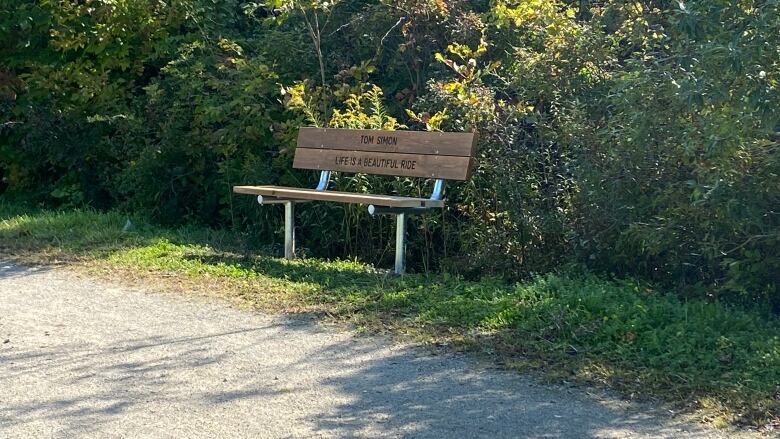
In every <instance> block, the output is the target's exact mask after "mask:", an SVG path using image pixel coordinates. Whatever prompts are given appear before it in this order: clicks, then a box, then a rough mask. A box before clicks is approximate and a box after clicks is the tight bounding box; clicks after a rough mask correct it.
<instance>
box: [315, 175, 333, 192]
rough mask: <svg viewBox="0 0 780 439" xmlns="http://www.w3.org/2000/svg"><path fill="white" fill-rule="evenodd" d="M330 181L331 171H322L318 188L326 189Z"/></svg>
mask: <svg viewBox="0 0 780 439" xmlns="http://www.w3.org/2000/svg"><path fill="white" fill-rule="evenodd" d="M329 183H330V171H320V181H319V183H317V190H318V191H324V190H327V189H328V184H329Z"/></svg>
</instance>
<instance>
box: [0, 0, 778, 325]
mask: <svg viewBox="0 0 780 439" xmlns="http://www.w3.org/2000/svg"><path fill="white" fill-rule="evenodd" d="M0 41H3V44H2V46H0V176H1V177H2V187H1V188H0V190H4V191H5V194H4V197H7V198H24V199H28V200H35V201H37V202H40V203H45V204H47V205H50V206H65V207H69V206H92V207H94V208H98V209H106V208H112V207H118V208H122V209H127V210H133V211H139V212H145V213H146V214H148V215H151V216H153V217H154V218H156V220H157V221H159V222H164V223H183V222H189V223H193V222H197V223H202V224H207V225H209V226H216V227H223V228H234V229H237V230H242V231H249V232H250V233H251V235H252V237H253V239H254V240H255V242H258V243H262V242H271V241H273V240H276V241H278V236H274V234H275V233H276V232H278V229H279V221H280V219H281V218H280V215H279V212H278V211H276V210H275V209H274V208H263V209H259V208H258V207H257V206H256V204H254V203H253V202H252V200H251V198H250V197H244V198H242V197H234V196H233V195H232V194H231V192H230V188H231V186H232V185H233V184H240V183H280V184H290V185H296V186H297V185H311V184H313V182H314V179H315V176H314V175H312V174H311V173H308V172H297V171H293V170H291V166H290V162H291V158H292V153H291V149H292V148H293V147H294V138H295V134H296V129H297V128H298V127H299V126H302V125H310V124H317V125H323V126H342V127H389V128H403V127H407V128H410V129H434V130H435V129H441V130H453V131H463V130H477V131H478V132H479V133H480V139H481V141H480V149H479V167H478V171H477V173H476V176H475V177H474V179H473V180H472V181H471V182H469V183H466V184H461V185H453V186H450V187H449V188H448V198H449V203H448V207H447V208H446V210H445V211H444V212H443V214H431V215H426V216H424V217H421V218H419V219H416V220H415V221H414V222H413V227H414V228H416V229H418V230H414V231H412V233H410V237H411V238H412V242H411V243H410V258H411V261H410V262H411V263H412V264H413V265H414V266H415V267H416V268H417V269H435V270H445V271H446V270H450V271H455V272H458V273H461V274H464V275H466V276H473V277H477V276H481V275H484V274H495V275H500V276H503V277H506V278H512V279H519V278H523V277H526V276H528V275H530V274H531V273H534V272H537V273H544V272H548V271H551V270H554V269H556V268H557V267H559V266H560V265H561V264H562V263H565V262H578V263H581V264H587V265H588V266H590V267H591V268H592V269H594V270H598V271H601V272H605V273H609V274H614V275H617V276H619V277H627V276H634V277H639V278H644V279H649V280H652V281H654V282H659V283H662V284H666V285H668V286H674V287H675V288H674V289H675V291H678V292H680V294H683V295H687V296H700V297H716V298H722V299H728V300H732V301H738V302H743V303H752V302H763V303H766V302H770V303H773V304H774V306H775V309H776V310H780V291H778V283H779V282H778V280H780V252H778V251H777V250H776V249H777V248H778V246H780V211H778V206H780V143H779V142H780V105H778V102H780V1H778V0H742V1H735V0H707V1H704V0H691V1H681V0H680V1H673V0H644V1H637V2H629V1H620V0H599V1H595V0H576V1H575V0H568V1H548V0H472V1H466V0H463V1H446V2H445V1H436V0H400V1H385V0H371V1H357V0H340V1H339V0H336V1H328V2H325V1H319V0H312V1H306V2H303V1H298V0H272V1H269V2H266V3H264V4H253V3H242V2H238V1H235V0H224V1H218V2H214V1H208V0H174V1H172V2H168V3H163V2H159V1H137V0H119V1H116V0H112V1H108V0H86V1H80V2H66V1H55V0H37V1H29V0H7V1H5V2H4V6H3V8H2V10H0ZM426 184H428V183H421V182H416V181H409V180H397V181H387V180H382V179H376V178H371V177H365V176H361V175H358V176H351V175H346V176H339V178H338V179H337V181H336V185H337V186H338V187H341V188H349V189H351V190H358V191H378V192H381V191H396V192H399V193H403V194H417V193H420V192H421V191H424V190H425V189H426ZM317 209H318V210H317V212H316V213H318V214H315V211H314V210H312V205H305V206H301V209H300V211H301V217H300V220H299V221H300V223H301V225H302V229H301V232H300V233H299V236H300V239H301V246H302V247H304V248H305V249H306V251H307V252H308V253H309V254H314V255H319V256H325V257H332V256H349V255H353V256H357V257H360V258H362V259H363V260H367V261H370V262H381V263H387V261H386V259H387V258H388V257H389V256H390V254H391V252H390V251H388V250H389V248H388V247H387V246H389V245H391V241H392V240H391V239H388V238H389V236H390V234H391V233H392V230H391V228H390V226H391V224H390V223H389V222H387V219H380V220H377V219H371V218H369V217H368V215H367V213H366V212H365V210H364V209H361V208H358V207H346V208H345V207H343V206H337V205H333V206H327V207H323V206H322V205H319V206H318V207H317ZM322 209H327V214H319V213H321V212H322ZM383 259H385V260H383Z"/></svg>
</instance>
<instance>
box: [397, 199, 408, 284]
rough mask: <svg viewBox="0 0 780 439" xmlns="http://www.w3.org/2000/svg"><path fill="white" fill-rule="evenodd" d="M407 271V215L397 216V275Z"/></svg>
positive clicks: (400, 214)
mask: <svg viewBox="0 0 780 439" xmlns="http://www.w3.org/2000/svg"><path fill="white" fill-rule="evenodd" d="M404 271H406V214H405V213H399V214H398V215H396V216H395V274H404Z"/></svg>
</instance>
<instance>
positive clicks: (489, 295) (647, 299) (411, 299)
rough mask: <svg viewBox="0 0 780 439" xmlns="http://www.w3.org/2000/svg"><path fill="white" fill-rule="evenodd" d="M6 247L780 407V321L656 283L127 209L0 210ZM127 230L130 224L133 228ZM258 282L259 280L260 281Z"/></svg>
mask: <svg viewBox="0 0 780 439" xmlns="http://www.w3.org/2000/svg"><path fill="white" fill-rule="evenodd" d="M0 218H2V220H0V247H5V248H6V249H11V252H13V251H17V252H25V251H26V252H32V253H36V252H38V253H46V252H51V251H56V252H59V253H60V254H64V255H72V256H75V257H86V258H98V259H107V260H109V261H110V262H112V263H115V264H118V265H122V266H129V267H141V268H146V269H150V270H151V271H153V272H154V271H174V272H184V273H188V274H190V273H192V274H194V275H195V276H196V277H197V276H212V277H223V278H235V279H239V280H241V281H252V282H256V283H259V284H262V288H255V289H252V288H253V287H250V292H249V293H248V294H250V295H251V294H255V295H256V294H265V293H267V292H268V291H271V290H275V291H281V292H285V293H289V292H294V293H290V294H288V295H287V296H284V297H282V298H281V300H288V301H291V302H295V301H304V302H306V304H309V305H312V304H314V305H319V306H324V307H325V308H326V309H328V311H329V312H331V311H332V312H333V313H335V314H339V313H342V314H344V315H355V316H359V317H360V318H363V319H369V321H370V320H371V319H378V320H380V321H382V322H383V323H386V324H390V325H391V326H395V327H399V328H401V330H403V331H406V330H413V331H422V332H424V333H425V334H426V335H428V336H432V337H435V338H444V339H448V338H449V339H457V340H467V341H468V343H469V344H470V346H472V347H476V348H477V349H478V350H487V351H492V352H494V353H495V355H496V357H497V359H498V360H499V361H501V360H506V359H511V358H513V357H516V358H518V359H520V360H530V361H531V363H533V364H541V365H543V367H544V368H545V371H555V372H563V373H564V374H566V375H568V376H573V377H580V378H582V377H585V379H595V380H597V381H599V382H606V383H608V384H609V385H610V386H612V387H616V388H619V389H621V391H624V392H625V393H627V394H631V393H636V394H644V395H655V396H660V397H662V398H665V399H666V400H668V401H672V402H675V403H685V404H689V403H691V402H693V401H700V400H702V399H708V398H709V399H712V400H714V401H715V402H714V403H713V405H714V406H716V407H717V406H720V407H722V409H719V410H721V411H725V412H727V413H731V414H733V413H740V414H742V416H743V419H742V421H743V422H747V423H761V422H772V421H776V420H777V419H778V416H780V415H778V413H780V402H778V399H777V397H776V396H777V395H780V388H778V387H777V383H780V324H778V322H777V320H776V319H766V318H764V317H763V316H759V315H756V314H752V313H750V312H746V311H740V310H734V309H730V308H728V307H724V306H722V305H721V304H717V303H707V302H704V301H699V302H694V301H691V302H681V301H680V300H679V299H678V298H676V297H674V296H672V295H664V294H659V293H657V292H655V291H652V290H651V289H648V288H647V287H646V286H642V285H633V284H630V285H624V284H618V283H614V282H609V281H605V280H603V279H598V278H596V277H594V276H584V277H582V276H580V277H577V276H570V277H567V276H565V275H563V276H559V275H546V276H542V277H539V278H536V279H533V280H530V281H528V282H525V283H522V284H519V285H517V286H508V285H506V284H504V283H502V282H501V281H498V280H495V279H485V280H483V281H481V282H465V281H461V280H459V279H457V278H454V277H446V276H422V275H409V276H403V277H397V276H393V275H391V274H389V273H387V272H380V271H377V270H374V269H372V268H370V267H366V266H365V265H361V264H358V263H354V262H349V261H322V260H313V259H309V260H298V261H286V260H283V259H278V258H273V257H269V256H266V255H264V254H262V252H260V253H258V254H256V253H254V252H253V251H251V249H248V248H246V247H245V246H244V245H243V244H242V242H241V239H240V237H237V236H236V235H232V234H230V233H228V232H220V231H214V230H208V229H198V228H183V229H176V230H170V229H162V228H159V227H155V226H152V225H149V224H146V223H143V222H141V221H135V222H132V221H131V223H130V225H129V226H128V227H125V226H126V225H127V219H126V218H125V217H124V216H123V215H120V214H118V213H107V214H102V213H101V214H99V213H95V212H64V213H47V212H43V213H39V214H34V215H18V214H16V215H12V216H8V215H4V216H0ZM123 229H125V230H123ZM250 283H251V282H250Z"/></svg>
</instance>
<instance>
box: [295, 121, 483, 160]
mask: <svg viewBox="0 0 780 439" xmlns="http://www.w3.org/2000/svg"><path fill="white" fill-rule="evenodd" d="M476 139H477V136H476V134H475V133H438V132H428V131H384V130H349V129H341V128H310V127H304V128H301V129H300V131H299V132H298V147H299V148H307V149H337V150H347V151H374V152H394V153H403V154H430V155H447V156H460V157H473V156H474V150H475V145H476Z"/></svg>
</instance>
